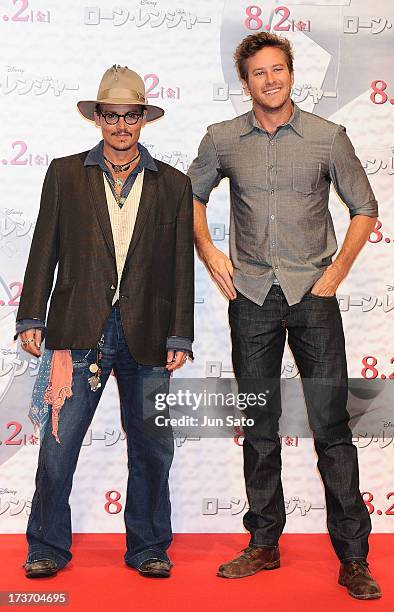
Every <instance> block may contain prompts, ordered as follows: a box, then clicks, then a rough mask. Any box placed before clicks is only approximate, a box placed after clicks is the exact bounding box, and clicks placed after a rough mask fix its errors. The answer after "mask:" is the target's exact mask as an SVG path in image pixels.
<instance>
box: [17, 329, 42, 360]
mask: <svg viewBox="0 0 394 612" xmlns="http://www.w3.org/2000/svg"><path fill="white" fill-rule="evenodd" d="M19 336H20V340H21V346H22V348H23V350H24V351H26V352H27V353H30V354H31V355H34V356H35V357H41V350H40V347H41V336H42V330H41V329H26V330H25V331H23V332H21V333H20V334H19Z"/></svg>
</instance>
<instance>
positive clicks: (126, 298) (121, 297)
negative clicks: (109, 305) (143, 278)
mask: <svg viewBox="0 0 394 612" xmlns="http://www.w3.org/2000/svg"><path fill="white" fill-rule="evenodd" d="M120 299H121V300H128V299H129V296H128V295H121V296H120Z"/></svg>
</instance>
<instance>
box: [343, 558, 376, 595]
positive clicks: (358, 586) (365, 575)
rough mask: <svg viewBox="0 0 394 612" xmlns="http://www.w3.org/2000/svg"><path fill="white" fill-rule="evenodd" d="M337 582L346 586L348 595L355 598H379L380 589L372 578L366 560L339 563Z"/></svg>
mask: <svg viewBox="0 0 394 612" xmlns="http://www.w3.org/2000/svg"><path fill="white" fill-rule="evenodd" d="M338 582H339V584H341V585H342V586H345V587H347V590H348V593H349V595H351V596H352V597H355V598H356V599H379V597H381V596H382V591H381V590H380V586H379V585H378V583H377V582H376V581H375V580H374V579H373V578H372V576H371V572H370V571H369V569H368V563H367V562H366V561H361V560H360V561H356V560H354V561H347V562H346V563H341V567H340V569H339V579H338Z"/></svg>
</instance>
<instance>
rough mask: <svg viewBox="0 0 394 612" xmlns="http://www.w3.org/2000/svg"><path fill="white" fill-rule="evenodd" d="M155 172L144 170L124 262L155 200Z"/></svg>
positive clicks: (135, 243) (135, 244)
mask: <svg viewBox="0 0 394 612" xmlns="http://www.w3.org/2000/svg"><path fill="white" fill-rule="evenodd" d="M157 174H158V173H157V172H156V171H153V170H147V169H145V172H144V183H143V186H142V193H141V199H140V203H139V206H138V212H137V218H136V220H135V225H134V231H133V235H132V238H131V241H130V246H129V250H128V252H127V257H126V261H128V259H129V258H130V257H131V255H132V253H133V251H134V249H135V247H136V246H137V243H138V241H139V239H140V236H141V233H142V230H143V229H144V226H145V223H146V222H147V220H148V216H149V211H150V208H151V206H152V203H153V201H154V200H155V199H156V195H155V194H156V190H157Z"/></svg>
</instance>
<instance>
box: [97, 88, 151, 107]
mask: <svg viewBox="0 0 394 612" xmlns="http://www.w3.org/2000/svg"><path fill="white" fill-rule="evenodd" d="M100 94H101V95H100V96H99V99H101V98H125V99H127V98H132V99H137V100H141V102H142V104H145V97H144V96H143V95H142V94H141V93H140V92H138V91H134V90H132V89H117V88H112V89H104V90H103V91H102V92H100Z"/></svg>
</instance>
